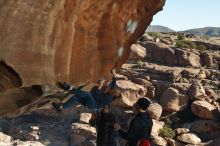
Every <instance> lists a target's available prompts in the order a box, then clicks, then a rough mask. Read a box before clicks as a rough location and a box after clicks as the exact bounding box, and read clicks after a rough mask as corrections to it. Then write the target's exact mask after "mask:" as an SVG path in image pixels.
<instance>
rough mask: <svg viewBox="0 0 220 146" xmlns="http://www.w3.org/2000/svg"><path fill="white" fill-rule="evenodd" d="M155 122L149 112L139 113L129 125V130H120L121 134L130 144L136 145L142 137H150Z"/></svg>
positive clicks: (131, 145)
mask: <svg viewBox="0 0 220 146" xmlns="http://www.w3.org/2000/svg"><path fill="white" fill-rule="evenodd" d="M152 126H153V122H152V119H151V118H150V116H149V114H148V113H139V114H138V115H137V116H136V117H135V118H134V119H133V120H132V121H131V124H130V126H129V129H128V132H125V131H123V130H119V131H118V132H119V135H120V136H121V137H122V138H123V139H126V140H127V141H128V145H129V146H136V145H137V143H138V141H139V140H140V139H142V138H145V139H149V138H150V134H151V130H152Z"/></svg>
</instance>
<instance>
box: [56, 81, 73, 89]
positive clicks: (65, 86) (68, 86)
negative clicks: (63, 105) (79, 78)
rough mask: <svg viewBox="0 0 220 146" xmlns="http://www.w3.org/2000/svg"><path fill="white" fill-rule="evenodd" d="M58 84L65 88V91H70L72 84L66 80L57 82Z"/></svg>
mask: <svg viewBox="0 0 220 146" xmlns="http://www.w3.org/2000/svg"><path fill="white" fill-rule="evenodd" d="M56 84H57V86H58V87H59V88H61V89H63V90H65V91H68V90H69V89H70V87H71V86H70V85H69V84H67V83H66V82H59V81H58V82H57V83H56Z"/></svg>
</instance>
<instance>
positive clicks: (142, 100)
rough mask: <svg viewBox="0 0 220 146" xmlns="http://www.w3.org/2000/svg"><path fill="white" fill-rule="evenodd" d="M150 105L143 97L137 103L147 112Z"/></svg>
mask: <svg viewBox="0 0 220 146" xmlns="http://www.w3.org/2000/svg"><path fill="white" fill-rule="evenodd" d="M150 104H151V102H150V101H149V100H148V99H147V98H145V97H142V98H139V99H138V101H137V105H138V106H139V107H140V109H142V110H144V111H145V110H147V108H148V107H149V105H150Z"/></svg>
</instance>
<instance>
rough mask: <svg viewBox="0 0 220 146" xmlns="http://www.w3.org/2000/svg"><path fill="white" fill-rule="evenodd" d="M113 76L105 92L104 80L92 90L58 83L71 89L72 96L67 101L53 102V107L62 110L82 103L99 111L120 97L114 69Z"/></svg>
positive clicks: (66, 88) (68, 89)
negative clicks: (88, 90)
mask: <svg viewBox="0 0 220 146" xmlns="http://www.w3.org/2000/svg"><path fill="white" fill-rule="evenodd" d="M112 74H113V78H112V81H111V83H110V84H109V86H108V87H105V88H109V89H106V90H107V91H106V92H104V87H103V82H101V81H100V82H99V86H95V87H93V88H92V90H91V91H90V92H87V91H83V90H81V89H82V87H83V86H80V87H78V88H72V89H71V86H70V85H69V84H67V83H65V82H64V83H59V84H58V85H59V86H60V87H61V88H63V89H64V90H66V91H69V93H70V98H69V100H67V101H66V102H65V103H53V107H54V108H55V109H56V111H58V112H61V111H62V110H63V109H68V108H71V107H73V106H74V105H75V104H81V105H84V106H86V107H87V108H88V109H90V110H91V111H98V110H99V109H101V108H103V107H105V106H106V105H108V104H110V103H111V102H112V101H113V100H114V99H116V98H119V97H120V96H121V95H120V92H119V91H118V89H117V88H116V87H117V85H116V72H115V69H113V70H112Z"/></svg>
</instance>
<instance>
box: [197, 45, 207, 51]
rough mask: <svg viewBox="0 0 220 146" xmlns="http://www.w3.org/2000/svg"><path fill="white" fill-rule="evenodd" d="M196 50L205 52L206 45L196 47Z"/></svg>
mask: <svg viewBox="0 0 220 146" xmlns="http://www.w3.org/2000/svg"><path fill="white" fill-rule="evenodd" d="M196 49H199V50H201V51H205V50H206V49H207V48H206V46H204V45H199V46H197V47H196Z"/></svg>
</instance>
